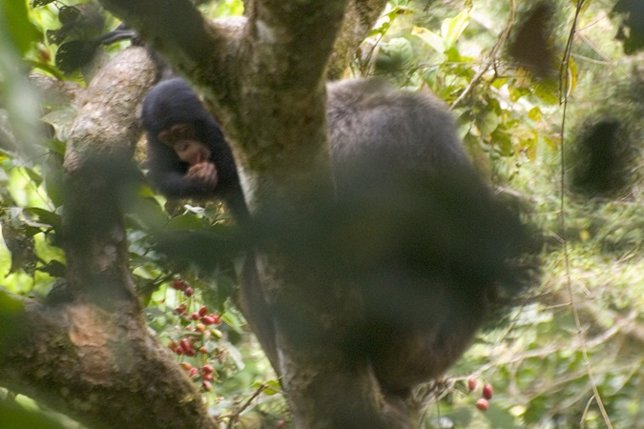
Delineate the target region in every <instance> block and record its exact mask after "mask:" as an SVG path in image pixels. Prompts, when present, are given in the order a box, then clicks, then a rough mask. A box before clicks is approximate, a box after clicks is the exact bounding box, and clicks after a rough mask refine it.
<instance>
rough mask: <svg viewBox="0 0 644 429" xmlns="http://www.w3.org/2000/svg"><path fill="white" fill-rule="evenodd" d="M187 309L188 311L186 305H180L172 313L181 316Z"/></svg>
mask: <svg viewBox="0 0 644 429" xmlns="http://www.w3.org/2000/svg"><path fill="white" fill-rule="evenodd" d="M187 309H188V306H187V305H186V304H181V305H179V306H178V307H177V308H175V309H174V312H175V313H177V314H178V315H182V314H183V313H185V312H186V310H187Z"/></svg>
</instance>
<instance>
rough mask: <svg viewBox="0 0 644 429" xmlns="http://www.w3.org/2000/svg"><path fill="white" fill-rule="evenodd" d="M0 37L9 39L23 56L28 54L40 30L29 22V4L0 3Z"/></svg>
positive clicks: (12, 0)
mask: <svg viewBox="0 0 644 429" xmlns="http://www.w3.org/2000/svg"><path fill="white" fill-rule="evenodd" d="M2 33H4V34H2ZM0 37H3V38H4V37H7V38H8V39H9V40H10V41H11V43H12V44H13V45H14V46H15V47H16V48H17V49H18V51H19V52H20V53H21V54H24V53H25V52H27V50H28V49H29V47H30V46H31V44H32V43H33V42H35V41H36V39H37V38H38V30H37V29H36V27H35V26H34V25H33V24H32V23H31V22H30V21H29V16H28V14H27V4H26V3H25V2H24V1H22V0H5V1H2V2H0Z"/></svg>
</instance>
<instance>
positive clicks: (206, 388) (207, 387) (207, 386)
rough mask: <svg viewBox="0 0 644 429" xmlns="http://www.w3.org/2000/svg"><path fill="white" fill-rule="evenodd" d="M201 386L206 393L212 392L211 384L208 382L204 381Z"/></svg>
mask: <svg viewBox="0 0 644 429" xmlns="http://www.w3.org/2000/svg"><path fill="white" fill-rule="evenodd" d="M201 385H202V386H203V389H204V390H205V391H206V392H210V391H211V390H212V383H210V382H209V381H208V380H204V381H203V383H201Z"/></svg>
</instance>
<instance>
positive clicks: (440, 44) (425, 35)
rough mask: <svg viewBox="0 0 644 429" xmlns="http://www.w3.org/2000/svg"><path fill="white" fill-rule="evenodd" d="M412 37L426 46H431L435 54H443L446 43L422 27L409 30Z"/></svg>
mask: <svg viewBox="0 0 644 429" xmlns="http://www.w3.org/2000/svg"><path fill="white" fill-rule="evenodd" d="M411 34H412V35H413V36H416V37H419V38H420V39H421V40H422V41H423V42H425V43H426V44H427V45H429V46H431V47H432V48H433V49H434V50H435V51H436V52H438V53H441V54H442V53H443V52H444V51H445V46H446V43H445V41H444V40H443V38H442V37H441V36H439V35H438V34H437V33H434V32H433V31H431V30H428V29H426V28H423V27H416V26H415V27H414V28H412V30H411Z"/></svg>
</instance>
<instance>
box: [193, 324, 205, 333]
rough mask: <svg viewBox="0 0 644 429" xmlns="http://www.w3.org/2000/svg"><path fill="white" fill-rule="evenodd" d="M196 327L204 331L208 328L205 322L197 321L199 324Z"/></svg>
mask: <svg viewBox="0 0 644 429" xmlns="http://www.w3.org/2000/svg"><path fill="white" fill-rule="evenodd" d="M195 329H196V330H197V331H199V332H203V331H205V330H206V325H204V324H203V323H197V326H195Z"/></svg>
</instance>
